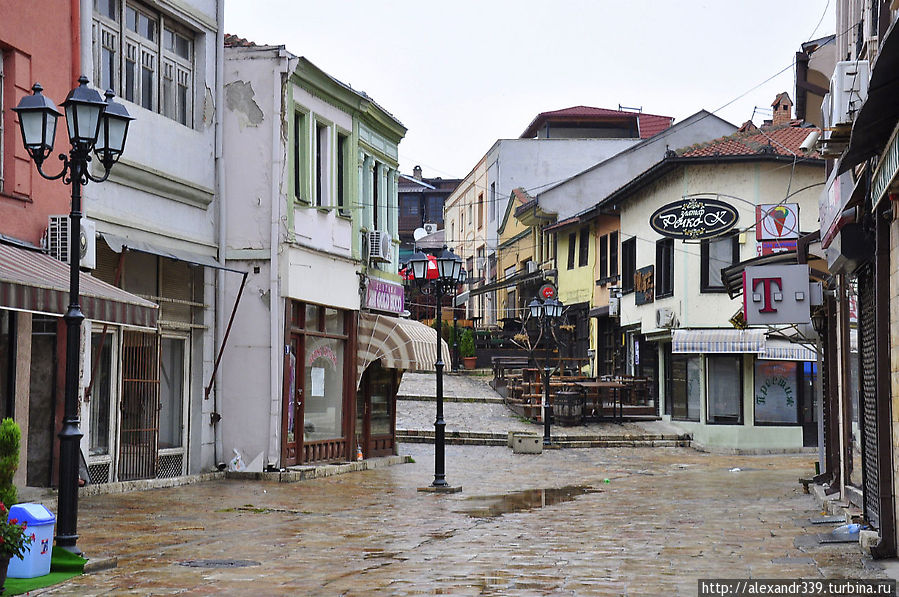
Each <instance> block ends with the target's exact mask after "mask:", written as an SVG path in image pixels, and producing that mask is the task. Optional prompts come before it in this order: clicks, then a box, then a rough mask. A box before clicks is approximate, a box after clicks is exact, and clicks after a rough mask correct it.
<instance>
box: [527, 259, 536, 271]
mask: <svg viewBox="0 0 899 597" xmlns="http://www.w3.org/2000/svg"><path fill="white" fill-rule="evenodd" d="M527 264H528V273H529V274H533V273H536V272H537V262H536V261H528V262H527Z"/></svg>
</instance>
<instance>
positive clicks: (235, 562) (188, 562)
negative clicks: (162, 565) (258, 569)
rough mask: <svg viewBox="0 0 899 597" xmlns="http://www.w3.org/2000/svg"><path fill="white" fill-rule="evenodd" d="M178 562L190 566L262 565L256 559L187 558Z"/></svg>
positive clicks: (243, 566)
mask: <svg viewBox="0 0 899 597" xmlns="http://www.w3.org/2000/svg"><path fill="white" fill-rule="evenodd" d="M178 564H179V565H181V566H187V567H189V568H246V567H249V566H261V565H262V563H261V562H257V561H255V560H185V561H183V562H178Z"/></svg>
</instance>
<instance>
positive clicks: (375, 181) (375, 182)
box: [371, 162, 381, 230]
mask: <svg viewBox="0 0 899 597" xmlns="http://www.w3.org/2000/svg"><path fill="white" fill-rule="evenodd" d="M380 182H381V173H380V165H379V164H378V163H377V162H375V173H374V176H372V180H371V210H372V224H374V229H375V230H380V228H379V227H378V224H379V217H378V216H379V214H378V212H380V211H381V210H380V209H379V207H378V202H379V200H380V197H379V196H378V195H380V192H379V191H380V188H379V187H380V185H379V183H380Z"/></svg>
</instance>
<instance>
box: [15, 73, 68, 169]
mask: <svg viewBox="0 0 899 597" xmlns="http://www.w3.org/2000/svg"><path fill="white" fill-rule="evenodd" d="M31 89H32V91H33V94H32V95H26V96H25V97H23V98H22V100H21V101H20V102H19V105H18V106H16V107H15V108H13V109H12V110H13V112H15V113H16V114H18V115H19V127H20V128H21V129H22V141H23V143H24V145H25V150H26V151H27V152H28V155H30V156H31V159H33V160H34V161H35V163H37V164H40V163H41V162H43V161H44V160H45V159H46V158H47V157H48V156H49V155H50V154H51V153H52V152H53V144H54V142H55V141H56V121H57V119H58V118H59V116H60V113H59V110H58V109H57V108H56V104H54V103H53V101H52V100H50V99H49V98H48V97H46V96H45V95H44V94H43V93H42V91H43V90H44V88H43V87H41V85H40V83H35V84H34V86H33V87H32V88H31Z"/></svg>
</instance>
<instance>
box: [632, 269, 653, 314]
mask: <svg viewBox="0 0 899 597" xmlns="http://www.w3.org/2000/svg"><path fill="white" fill-rule="evenodd" d="M655 271H656V267H655V266H654V265H647V266H646V267H641V268H640V269H638V270H637V271H635V272H634V304H636V305H645V304H647V303H651V302H653V301H654V300H655V297H656V285H655V279H656V278H655Z"/></svg>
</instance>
